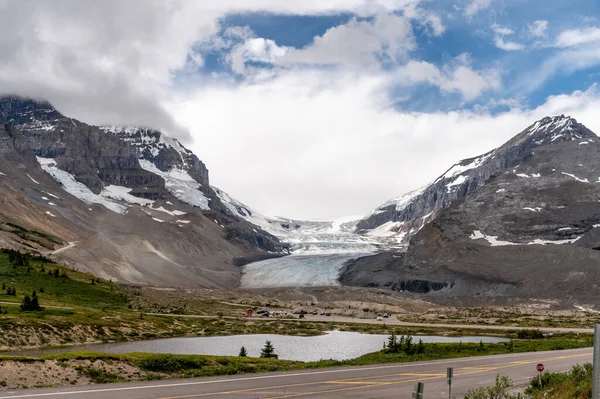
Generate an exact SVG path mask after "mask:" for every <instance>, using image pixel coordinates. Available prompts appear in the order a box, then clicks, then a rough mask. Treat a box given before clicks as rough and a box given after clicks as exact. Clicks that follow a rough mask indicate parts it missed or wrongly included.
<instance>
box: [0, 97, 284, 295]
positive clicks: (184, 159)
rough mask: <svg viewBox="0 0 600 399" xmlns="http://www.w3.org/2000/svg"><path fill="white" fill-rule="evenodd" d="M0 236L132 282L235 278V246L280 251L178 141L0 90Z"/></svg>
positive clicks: (3, 242)
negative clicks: (92, 120)
mask: <svg viewBox="0 0 600 399" xmlns="http://www.w3.org/2000/svg"><path fill="white" fill-rule="evenodd" d="M0 121H1V123H2V124H0V194H1V196H0V203H1V205H2V206H0V246H2V247H11V248H25V249H29V250H35V251H38V252H41V253H46V254H50V253H52V252H53V251H54V250H56V249H57V248H60V247H61V246H63V245H66V244H67V242H71V243H72V244H71V245H69V246H68V247H66V248H64V249H62V250H60V249H59V250H57V251H56V252H55V254H54V256H56V257H57V258H59V259H60V260H62V261H64V262H67V263H69V264H70V265H72V266H73V267H77V268H79V269H83V270H86V271H89V272H92V273H95V274H97V275H99V276H101V277H104V278H112V279H116V280H119V281H122V282H126V283H132V284H156V285H170V286H188V287H234V286H237V285H238V284H239V274H240V271H239V269H238V268H237V267H235V266H233V264H232V260H233V259H234V258H237V257H240V256H247V255H252V254H257V253H258V254H260V253H266V252H273V253H277V252H282V251H285V250H286V246H285V245H283V244H282V243H281V242H279V240H278V239H277V238H275V237H274V236H272V235H271V234H269V233H267V232H265V231H263V230H261V229H260V228H258V227H256V226H253V225H251V224H250V223H248V222H247V221H245V220H243V219H241V218H238V217H237V216H236V215H235V214H233V213H231V212H230V211H229V210H228V208H227V207H226V206H225V205H224V204H223V203H222V202H221V201H220V199H219V197H218V196H217V195H216V193H215V192H214V191H213V190H212V188H211V187H210V184H209V181H208V170H207V169H206V167H205V165H204V164H203V163H202V162H201V161H200V160H199V159H198V158H197V157H196V156H195V155H194V154H193V153H191V152H190V151H189V150H187V149H185V148H184V147H183V146H182V145H181V144H180V143H179V142H178V141H177V140H175V139H172V138H170V137H167V136H164V135H162V134H161V133H160V132H156V131H152V130H148V129H140V128H115V127H104V128H99V127H97V126H90V125H87V124H85V123H82V122H80V121H77V120H74V119H72V118H68V117H65V116H63V115H61V114H60V113H59V112H58V111H56V110H55V109H54V108H53V107H52V106H50V105H49V104H47V103H43V102H36V101H31V100H25V99H19V98H14V97H12V98H11V97H9V98H2V99H0Z"/></svg>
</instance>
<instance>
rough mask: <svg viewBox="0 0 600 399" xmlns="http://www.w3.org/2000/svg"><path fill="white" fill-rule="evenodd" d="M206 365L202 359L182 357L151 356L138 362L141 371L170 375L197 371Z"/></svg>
mask: <svg viewBox="0 0 600 399" xmlns="http://www.w3.org/2000/svg"><path fill="white" fill-rule="evenodd" d="M206 363H207V361H206V359H205V358H203V357H195V356H194V357H192V356H182V355H152V356H148V357H146V358H144V359H142V360H140V361H139V362H138V366H139V367H140V368H141V369H144V370H148V371H155V372H165V373H172V372H178V371H184V370H191V369H199V368H202V367H203V366H205V365H206Z"/></svg>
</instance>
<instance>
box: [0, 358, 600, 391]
mask: <svg viewBox="0 0 600 399" xmlns="http://www.w3.org/2000/svg"><path fill="white" fill-rule="evenodd" d="M592 352H593V349H592V348H586V349H574V350H566V351H553V352H533V353H520V354H511V355H499V356H487V357H472V358H462V359H453V360H438V361H430V362H418V363H404V364H384V365H374V366H363V367H346V368H333V369H316V370H302V371H291V372H281V373H265V374H245V375H238V376H231V377H214V378H197V379H188V380H170V381H154V382H138V383H125V384H111V385H94V386H88V387H69V388H50V389H35V390H19V391H9V392H0V398H41V399H43V398H66V399H113V398H125V399H188V398H189V399H192V398H223V399H280V398H281V399H283V398H309V399H337V398H356V399H358V398H360V399H366V398H373V399H375V398H377V399H386V398H390V399H391V398H394V399H398V398H410V397H411V395H412V391H413V388H414V385H415V383H416V382H423V383H425V398H427V399H434V398H435V399H437V398H447V397H448V385H447V383H446V368H447V367H454V380H453V384H452V388H453V389H452V394H453V395H456V397H457V398H462V397H463V396H462V395H464V394H465V392H466V391H467V390H468V389H470V388H473V387H477V386H481V385H490V384H492V383H493V382H494V379H495V377H496V375H497V374H502V375H508V376H509V377H510V378H511V379H512V380H513V381H514V382H515V384H517V385H523V384H525V383H526V382H527V381H528V380H529V379H530V378H531V377H532V376H533V375H535V374H536V365H537V364H538V363H543V364H544V366H545V368H546V370H548V371H551V372H558V371H566V370H568V369H570V368H571V366H572V365H574V364H577V363H585V362H591V361H592Z"/></svg>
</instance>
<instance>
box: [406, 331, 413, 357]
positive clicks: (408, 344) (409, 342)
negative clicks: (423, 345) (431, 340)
mask: <svg viewBox="0 0 600 399" xmlns="http://www.w3.org/2000/svg"><path fill="white" fill-rule="evenodd" d="M404 353H406V354H407V355H412V354H413V344H412V337H411V336H410V335H409V336H408V337H406V341H404Z"/></svg>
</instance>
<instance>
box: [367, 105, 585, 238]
mask: <svg viewBox="0 0 600 399" xmlns="http://www.w3.org/2000/svg"><path fill="white" fill-rule="evenodd" d="M589 138H591V139H592V140H593V139H595V138H596V135H595V134H594V133H593V132H592V131H590V130H589V129H587V128H586V127H585V126H583V125H582V124H580V123H578V122H577V121H576V120H575V119H572V118H569V117H565V116H563V115H561V116H556V117H553V118H544V119H542V120H540V121H538V122H536V123H535V124H533V125H531V126H530V127H528V128H527V129H525V130H524V131H523V132H521V133H520V134H518V135H517V136H515V137H514V138H513V139H511V140H510V141H508V142H507V143H506V144H504V145H503V146H501V147H499V148H497V149H495V150H493V151H491V152H489V153H487V154H484V155H481V156H479V157H475V158H470V159H466V160H463V161H461V162H459V163H457V164H456V165H454V166H452V167H451V168H450V169H449V170H448V171H446V173H444V174H443V175H442V176H440V177H439V178H437V179H436V180H435V181H434V182H433V183H431V184H430V185H428V186H426V187H425V188H423V189H420V190H417V191H414V192H412V193H408V194H406V195H404V196H402V197H399V198H397V199H393V200H390V201H388V202H387V203H385V204H384V205H382V206H381V207H379V208H377V209H376V210H375V211H374V212H373V213H372V214H371V215H370V216H368V217H367V218H365V219H363V220H361V221H360V222H358V224H357V230H358V231H359V232H362V233H368V232H369V230H372V229H375V228H377V227H378V226H381V225H383V224H385V223H389V224H392V223H395V225H392V227H391V228H394V231H395V232H396V233H398V234H404V236H403V239H404V242H405V243H408V240H409V239H410V237H411V236H412V235H413V234H414V233H416V231H418V230H416V229H415V226H414V223H413V224H412V225H409V226H410V227H408V228H407V227H405V226H404V224H405V223H406V222H414V221H415V220H418V219H420V218H424V217H428V219H429V220H431V215H435V214H436V213H437V212H439V211H440V210H442V209H444V208H446V207H448V206H449V205H450V204H452V203H454V202H455V201H457V200H459V199H462V198H464V197H466V196H467V195H469V194H470V193H472V192H474V191H476V190H477V189H478V188H480V187H481V186H483V185H484V184H485V183H486V182H487V181H488V180H489V179H490V178H492V177H494V176H496V175H498V174H501V173H504V172H505V171H506V170H508V169H510V168H513V167H515V166H517V165H520V164H521V163H523V162H526V161H527V160H528V159H529V158H530V157H531V156H532V155H533V154H532V153H533V152H534V151H535V150H536V148H538V147H541V146H547V145H558V144H560V143H564V142H570V141H573V140H585V139H589Z"/></svg>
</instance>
